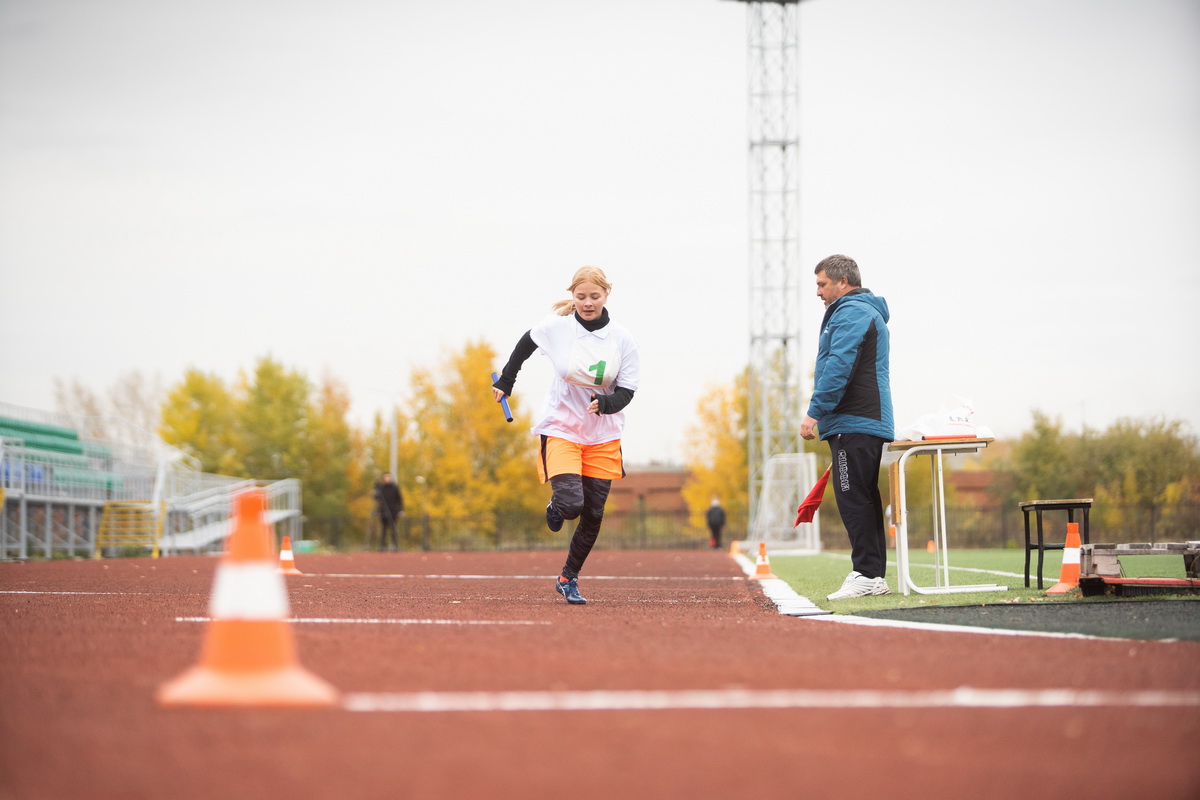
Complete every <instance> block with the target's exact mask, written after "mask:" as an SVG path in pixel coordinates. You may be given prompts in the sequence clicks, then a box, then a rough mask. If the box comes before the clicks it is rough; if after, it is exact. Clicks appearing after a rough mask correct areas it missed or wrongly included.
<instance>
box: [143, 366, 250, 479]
mask: <svg viewBox="0 0 1200 800" xmlns="http://www.w3.org/2000/svg"><path fill="white" fill-rule="evenodd" d="M158 434H159V436H161V437H162V439H163V441H164V442H166V443H167V444H170V445H174V446H175V447H178V448H179V449H180V450H182V451H184V452H185V453H187V454H188V455H191V456H194V457H196V458H197V459H198V460H199V461H200V468H201V470H203V471H204V472H212V473H216V474H222V475H236V474H238V473H237V470H238V468H239V466H240V461H241V460H240V458H239V456H238V452H237V411H236V403H235V398H234V396H233V394H232V392H230V390H229V388H228V387H227V386H226V385H225V382H224V381H222V380H221V378H220V377H218V376H216V375H213V374H210V373H207V372H204V371H202V370H199V369H196V368H195V367H193V368H190V369H188V370H187V372H185V373H184V376H183V379H182V380H181V381H180V382H179V383H177V384H176V385H175V386H174V387H173V388H171V389H170V390H169V391H168V392H167V396H166V399H165V400H164V401H163V405H162V414H161V421H160V422H159V427H158Z"/></svg>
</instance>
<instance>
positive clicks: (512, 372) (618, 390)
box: [492, 308, 633, 414]
mask: <svg viewBox="0 0 1200 800" xmlns="http://www.w3.org/2000/svg"><path fill="white" fill-rule="evenodd" d="M608 319H609V318H608V309H607V308H606V309H604V310H603V311H601V312H600V318H599V319H596V320H584V319H580V317H579V315H578V314H576V315H575V321H576V322H578V323H579V324H580V325H582V326H583V327H584V328H585V329H586V330H589V331H596V330H599V329H601V328H603V327H604V326H605V325H607V324H608ZM535 352H537V343H536V342H534V341H533V336H532V334H531V332H530V331H525V335H524V336H522V337H521V338H520V340H519V341H518V342H517V346H516V347H514V348H513V351H512V355H510V356H509V357H508V362H507V363H506V364H505V365H504V369H503V370H502V371H501V373H500V377H499V379H497V381H496V382H495V383H493V384H492V386H494V387H496V388H497V389H499V390H500V391H502V392H504V393H505V394H506V395H510V396H511V395H512V390H513V386H514V385H515V384H516V382H517V373H518V372H520V371H521V367H523V366H524V365H525V362H526V361H528V360H529V357H530V356H531V355H533V354H534V353H535ZM595 397H596V399H597V400H598V401H599V403H600V413H601V414H616V413H617V412H619V411H622V410H624V408H625V406H627V405H629V403H630V401H631V400H633V390H632V389H626V388H625V387H624V386H618V385H617V384H613V387H612V393H611V394H598V395H595Z"/></svg>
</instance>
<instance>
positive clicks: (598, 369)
mask: <svg viewBox="0 0 1200 800" xmlns="http://www.w3.org/2000/svg"><path fill="white" fill-rule="evenodd" d="M604 367H605V362H603V361H597V362H596V363H595V364H592V365H591V366H590V367H588V372H594V373H596V385H597V386H599V385H601V384H602V383H604Z"/></svg>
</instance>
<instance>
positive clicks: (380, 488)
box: [375, 472, 404, 552]
mask: <svg viewBox="0 0 1200 800" xmlns="http://www.w3.org/2000/svg"><path fill="white" fill-rule="evenodd" d="M375 503H376V505H378V506H379V525H380V532H379V550H380V552H383V551H386V550H387V549H388V532H389V531H390V532H391V535H392V549H393V550H399V549H400V541H399V539H398V537H397V535H396V520H398V519H399V518H400V517H402V516H404V496H403V495H402V494H401V493H400V487H399V486H397V485H396V481H395V480H394V479H393V478H392V473H390V472H385V473H383V476H382V477H380V479H379V482H378V483H376V484H375Z"/></svg>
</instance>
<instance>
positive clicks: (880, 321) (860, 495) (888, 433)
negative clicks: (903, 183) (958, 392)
mask: <svg viewBox="0 0 1200 800" xmlns="http://www.w3.org/2000/svg"><path fill="white" fill-rule="evenodd" d="M814 272H815V273H816V276H817V296H818V297H820V298H821V300H822V301H824V303H825V317H824V319H822V320H821V337H820V339H819V341H818V344H817V364H816V371H815V373H814V376H813V394H812V401H811V402H810V403H809V406H808V414H807V415H806V416H805V417H804V420H803V421H802V422H801V423H800V435H801V436H802V437H804V438H805V439H815V438H816V436H817V434H816V432H815V429H816V428H817V427H820V436H821V440H822V441H827V442H829V450H830V453H831V454H832V456H833V474H832V476H831V477H832V483H833V493H834V496H835V497H836V498H837V504H838V512H839V513H840V514H841V516H842V522H843V523H844V524H845V526H846V533H847V535H848V536H849V537H850V549H851V563H852V565H853V567H854V569H853V571H851V573H850V574H849V575H847V576H846V580H845V581H844V582H843V583H842V588H840V589H838V590H837V591H836V592H834V593H833V594H831V595H829V596H828V599H830V600H845V599H847V598H851V597H862V596H864V595H875V594H888V593H889V591H890V590H889V589H888V585H887V581H885V580H884V572H885V570H886V568H887V532H886V530H885V529H884V522H883V500H882V498H881V497H880V494H879V464H880V462H881V461H882V459H883V448H884V447H885V446H886V445H887V443H888V442H890V441H892V438H893V437H894V436H895V430H894V427H893V423H892V390H891V388H890V385H889V377H888V354H889V349H890V341H889V336H888V329H887V322H888V318H889V316H890V315H889V314H888V307H887V301H886V300H884V299H883V298H882V297H877V296H876V295H874V294H872V293H871V292H870V290H868V289H864V288H862V278H861V276H860V274H859V271H858V264H856V263H855V262H854V259H852V258H847V257H846V256H843V255H834V256H829V257H828V258H826V259H825V260H823V261H822V262H821V263H820V264H817V268H816V269H815V270H814Z"/></svg>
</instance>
